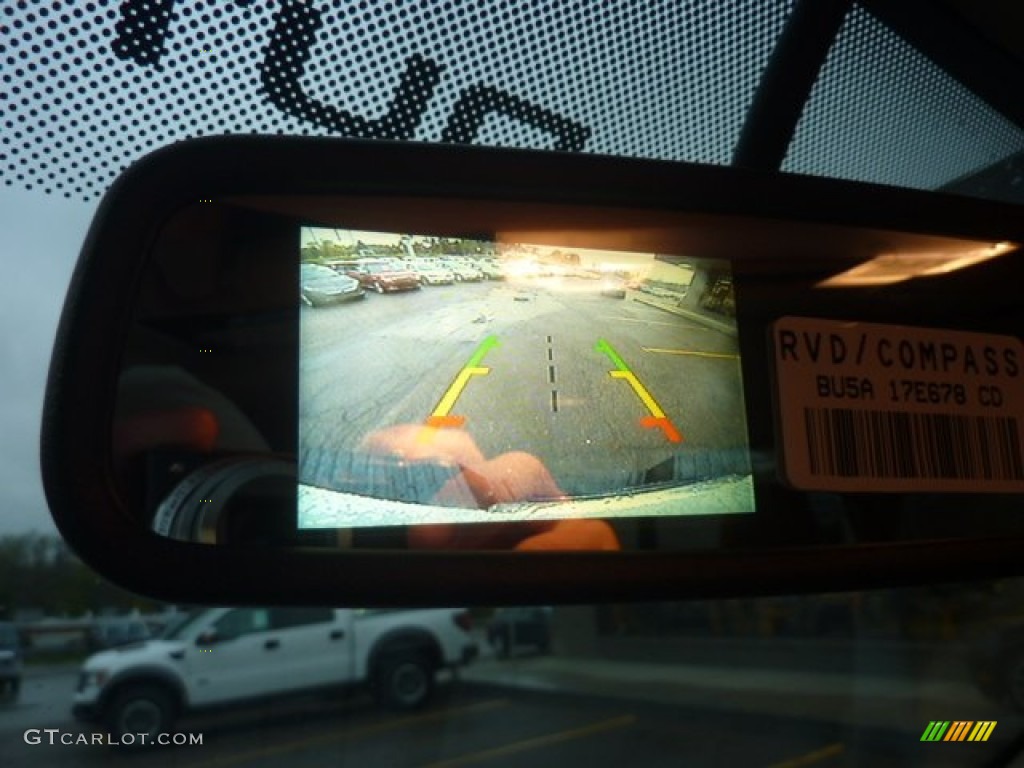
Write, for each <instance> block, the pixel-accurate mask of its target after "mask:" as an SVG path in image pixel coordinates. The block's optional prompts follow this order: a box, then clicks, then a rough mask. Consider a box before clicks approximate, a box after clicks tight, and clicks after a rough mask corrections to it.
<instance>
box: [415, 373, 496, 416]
mask: <svg viewBox="0 0 1024 768" xmlns="http://www.w3.org/2000/svg"><path fill="white" fill-rule="evenodd" d="M490 372H491V369H490V368H471V367H466V368H463V369H462V370H461V371H459V375H458V376H456V377H455V381H453V382H452V385H451V386H450V387H448V391H447V392H445V393H444V397H442V398H441V402H439V403H438V404H437V408H435V409H434V412H433V413H432V414H430V415H431V416H447V415H448V414H449V413H451V410H452V408H454V407H455V401H456V400H458V399H459V395H461V394H462V390H463V389H465V388H466V384H467V383H468V382H469V379H470V377H472V376H486V375H487V374H488V373H490Z"/></svg>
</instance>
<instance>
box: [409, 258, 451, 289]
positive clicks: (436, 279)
mask: <svg viewBox="0 0 1024 768" xmlns="http://www.w3.org/2000/svg"><path fill="white" fill-rule="evenodd" d="M410 266H412V268H413V270H414V271H415V272H416V274H417V275H419V277H420V282H421V283H422V284H423V285H451V284H452V283H454V282H455V275H454V274H452V271H451V270H450V269H447V268H445V267H442V266H441V265H440V264H437V263H436V262H432V261H426V260H420V259H417V260H416V261H413V262H412V263H411V265H410Z"/></svg>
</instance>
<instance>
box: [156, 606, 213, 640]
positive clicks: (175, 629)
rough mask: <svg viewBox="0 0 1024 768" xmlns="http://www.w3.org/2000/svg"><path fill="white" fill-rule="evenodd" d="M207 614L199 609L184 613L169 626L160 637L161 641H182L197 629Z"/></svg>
mask: <svg viewBox="0 0 1024 768" xmlns="http://www.w3.org/2000/svg"><path fill="white" fill-rule="evenodd" d="M206 614H207V611H204V610H202V609H198V608H197V609H195V610H191V611H188V612H187V613H182V614H181V615H180V616H178V617H176V618H175V619H173V620H172V621H171V623H170V624H168V625H167V627H166V628H165V629H164V631H163V633H162V634H161V635H160V639H161V640H181V639H182V638H183V637H184V636H185V635H187V634H189V633H190V632H192V631H193V629H195V625H196V623H197V622H198V621H199V619H201V618H202V617H203V616H205V615H206Z"/></svg>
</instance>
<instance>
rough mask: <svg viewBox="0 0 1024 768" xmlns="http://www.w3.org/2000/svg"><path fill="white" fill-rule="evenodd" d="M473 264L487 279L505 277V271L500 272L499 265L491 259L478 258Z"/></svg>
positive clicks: (501, 278)
mask: <svg viewBox="0 0 1024 768" xmlns="http://www.w3.org/2000/svg"><path fill="white" fill-rule="evenodd" d="M473 266H474V267H476V269H477V270H478V271H479V272H480V274H482V275H483V276H484V278H485V279H487V280H503V279H504V278H505V273H504V272H502V270H501V266H500V265H499V264H498V263H497V262H496V261H493V260H491V259H479V260H477V261H476V262H474V264H473Z"/></svg>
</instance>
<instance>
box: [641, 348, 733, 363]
mask: <svg viewBox="0 0 1024 768" xmlns="http://www.w3.org/2000/svg"><path fill="white" fill-rule="evenodd" d="M640 349H642V350H643V351H644V352H657V353H660V354H662V355H693V356H694V357H720V358H723V359H725V360H739V357H740V356H739V355H726V354H722V353H720V352H697V351H696V350H693V349H659V348H658V347H640Z"/></svg>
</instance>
